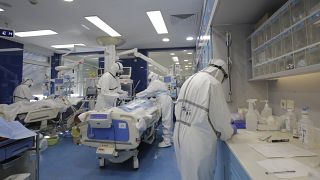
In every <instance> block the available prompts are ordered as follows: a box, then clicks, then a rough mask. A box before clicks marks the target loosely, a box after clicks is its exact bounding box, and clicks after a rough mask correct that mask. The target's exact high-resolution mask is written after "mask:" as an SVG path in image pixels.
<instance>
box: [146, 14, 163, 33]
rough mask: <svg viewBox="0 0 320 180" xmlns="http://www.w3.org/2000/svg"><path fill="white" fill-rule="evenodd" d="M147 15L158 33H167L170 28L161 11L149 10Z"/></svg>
mask: <svg viewBox="0 0 320 180" xmlns="http://www.w3.org/2000/svg"><path fill="white" fill-rule="evenodd" d="M147 15H148V17H149V19H150V21H151V23H152V25H153V27H154V28H155V29H156V31H157V33H158V34H167V33H168V30H167V27H166V24H165V23H164V20H163V17H162V14H161V12H160V11H149V12H147Z"/></svg>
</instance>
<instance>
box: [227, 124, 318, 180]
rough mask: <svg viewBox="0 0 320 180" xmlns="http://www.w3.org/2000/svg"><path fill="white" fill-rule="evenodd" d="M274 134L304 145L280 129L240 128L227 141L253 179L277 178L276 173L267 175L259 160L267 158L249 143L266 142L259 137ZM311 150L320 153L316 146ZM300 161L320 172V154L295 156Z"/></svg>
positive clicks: (299, 145) (305, 179) (303, 179)
mask: <svg viewBox="0 0 320 180" xmlns="http://www.w3.org/2000/svg"><path fill="white" fill-rule="evenodd" d="M268 135H272V136H273V137H280V138H289V139H290V142H289V143H290V144H293V145H295V146H298V147H304V146H303V144H301V143H300V142H299V140H298V139H295V138H292V135H291V134H288V133H282V132H278V131H257V132H251V131H246V130H238V133H237V134H236V135H234V136H233V137H232V139H230V140H228V141H226V144H227V146H228V147H229V149H230V150H231V152H232V153H233V154H234V156H235V157H236V158H237V160H238V161H239V163H240V164H241V165H242V167H243V169H244V170H245V171H246V172H247V174H248V175H249V177H250V178H251V179H253V180H255V179H259V180H271V179H277V180H279V179H280V178H277V177H276V176H275V175H266V174H265V172H266V169H264V168H263V167H261V166H260V165H259V164H258V163H257V161H261V160H265V159H267V158H266V157H264V156H263V155H262V154H260V153H258V152H257V151H255V150H254V149H253V148H251V147H250V146H249V145H248V144H253V143H266V142H263V141H259V137H262V136H264V137H265V136H268ZM308 150H309V151H311V152H314V153H317V154H319V155H320V148H319V147H316V148H313V149H308ZM293 159H295V160H297V161H298V162H301V163H303V164H304V165H306V166H308V167H311V168H314V169H315V170H316V171H318V172H320V167H319V166H318V165H319V163H320V156H314V157H295V158H293ZM292 179H294V180H310V177H300V178H292Z"/></svg>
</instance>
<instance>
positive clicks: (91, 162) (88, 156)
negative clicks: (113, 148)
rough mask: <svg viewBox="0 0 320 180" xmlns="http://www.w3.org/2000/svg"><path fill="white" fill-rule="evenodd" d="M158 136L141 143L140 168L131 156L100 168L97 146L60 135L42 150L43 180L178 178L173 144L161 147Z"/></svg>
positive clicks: (41, 169) (152, 179)
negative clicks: (150, 141)
mask: <svg viewBox="0 0 320 180" xmlns="http://www.w3.org/2000/svg"><path fill="white" fill-rule="evenodd" d="M159 139H160V138H159V137H158V138H157V140H156V141H155V142H154V143H153V144H152V145H148V144H144V143H141V145H140V148H139V151H140V152H139V164H140V168H139V169H138V170H133V169H132V161H131V160H129V161H126V162H124V163H122V164H112V163H110V162H107V166H106V167H105V168H99V165H98V160H97V158H96V154H95V152H96V149H95V148H91V147H87V146H83V145H75V144H73V142H72V138H60V140H59V143H58V144H57V145H55V146H52V147H49V148H48V149H47V150H45V151H44V152H42V154H41V157H40V180H51V179H52V180H71V179H76V180H80V179H86V180H88V179H90V180H93V179H103V180H106V179H107V180H113V179H115V180H122V179H126V180H128V179H130V180H149V179H150V180H171V179H172V180H179V179H180V175H179V172H178V169H177V165H176V158H175V154H174V148H173V147H169V148H158V147H157V144H158V142H159Z"/></svg>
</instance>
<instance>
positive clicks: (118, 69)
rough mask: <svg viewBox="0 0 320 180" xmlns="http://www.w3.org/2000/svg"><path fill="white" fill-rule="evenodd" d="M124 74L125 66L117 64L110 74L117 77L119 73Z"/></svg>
mask: <svg viewBox="0 0 320 180" xmlns="http://www.w3.org/2000/svg"><path fill="white" fill-rule="evenodd" d="M122 72H123V65H122V64H121V63H119V62H116V63H114V64H113V65H112V66H111V69H110V73H111V74H112V75H113V76H116V74H117V73H122Z"/></svg>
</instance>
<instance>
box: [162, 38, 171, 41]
mask: <svg viewBox="0 0 320 180" xmlns="http://www.w3.org/2000/svg"><path fill="white" fill-rule="evenodd" d="M162 41H163V42H169V41H170V39H169V38H163V39H162Z"/></svg>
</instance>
